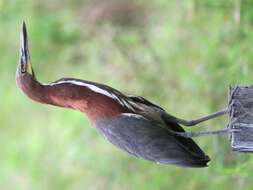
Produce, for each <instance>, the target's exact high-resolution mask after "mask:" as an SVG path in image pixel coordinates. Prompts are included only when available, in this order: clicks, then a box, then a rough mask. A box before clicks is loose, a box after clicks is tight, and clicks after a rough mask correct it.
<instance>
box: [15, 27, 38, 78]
mask: <svg viewBox="0 0 253 190" xmlns="http://www.w3.org/2000/svg"><path fill="white" fill-rule="evenodd" d="M16 75H17V77H22V76H26V75H30V76H31V77H32V78H35V76H34V71H33V68H32V64H31V60H30V54H29V47H28V36H27V30H26V25H25V22H23V24H22V30H21V35H20V57H19V62H18V66H17V73H16Z"/></svg>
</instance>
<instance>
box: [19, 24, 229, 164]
mask: <svg viewBox="0 0 253 190" xmlns="http://www.w3.org/2000/svg"><path fill="white" fill-rule="evenodd" d="M16 82H17V85H18V87H19V88H20V89H21V90H22V91H23V92H24V93H25V94H26V95H27V96H28V97H29V98H31V99H32V100H34V101H36V102H40V103H43V104H50V105H54V106H59V107H64V108H71V109H74V110H79V111H81V112H82V113H84V114H85V115H86V116H87V118H88V119H89V121H90V123H91V124H92V126H94V127H95V128H96V129H97V130H98V131H99V132H100V133H101V134H103V135H104V136H105V138H106V139H107V140H108V141H110V142H111V143H112V144H114V145H115V146H116V147H118V148H120V149H122V150H124V151H125V152H127V153H129V154H131V155H134V156H136V157H138V158H143V159H145V160H149V161H153V162H156V163H160V164H174V165H178V166H186V167H206V166H207V163H208V162H209V161H210V158H209V157H208V156H207V155H206V154H205V153H204V152H203V151H202V150H201V149H200V147H199V146H198V145H197V144H196V143H195V142H194V141H193V140H192V139H191V137H192V136H194V133H190V132H188V133H187V132H185V131H184V129H183V128H182V127H181V126H180V124H182V125H185V126H193V125H196V124H198V123H201V122H203V121H206V120H209V119H212V118H215V117H218V116H221V115H223V114H225V113H227V110H226V109H225V110H222V111H219V112H216V113H213V114H211V115H208V116H205V117H202V118H199V119H196V120H191V121H187V120H183V119H179V118H176V117H174V116H172V115H170V114H168V113H167V112H166V111H165V110H164V109H163V108H161V107H160V106H157V105H155V104H153V103H151V102H150V101H148V100H146V99H144V98H143V97H140V96H128V95H125V94H123V93H121V92H120V91H118V90H116V89H114V88H111V87H109V86H107V85H104V84H99V83H96V82H91V81H86V80H79V79H74V78H62V79H60V80H57V81H55V82H53V83H50V84H41V83H40V82H39V81H38V80H37V79H36V76H35V74H34V71H33V68H32V65H31V61H30V54H29V48H28V37H27V31H26V25H25V23H24V22H23V25H22V31H21V41H20V59H19V63H18V65H17V72H16ZM189 134H190V135H189Z"/></svg>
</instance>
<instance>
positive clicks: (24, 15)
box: [0, 0, 253, 190]
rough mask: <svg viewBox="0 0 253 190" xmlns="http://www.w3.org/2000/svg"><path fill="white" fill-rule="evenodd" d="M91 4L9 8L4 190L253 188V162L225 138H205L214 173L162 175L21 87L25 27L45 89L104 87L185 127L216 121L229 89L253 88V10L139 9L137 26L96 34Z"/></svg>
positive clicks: (0, 134) (228, 5)
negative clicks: (18, 74) (59, 84)
mask: <svg viewBox="0 0 253 190" xmlns="http://www.w3.org/2000/svg"><path fill="white" fill-rule="evenodd" d="M91 2H92V1H90V2H88V1H75V2H73V1H67V0H64V1H56V0H53V1H51V0H50V1H49V0H45V1H32V0H27V1H24V0H16V1H6V0H0V27H1V30H0V39H1V43H0V50H1V51H0V52H1V53H0V60H1V65H0V76H1V81H0V86H1V88H0V97H1V100H2V101H1V110H0V122H1V125H0V144H1V148H0V168H1V170H0V189H10V190H11V189H13V190H14V189H15V190H16V189H17V190H19V189H20V190H21V189H61V190H63V189H66V190H67V189H71V190H72V189H115V190H116V189H123V190H124V189H126V190H128V189H143V190H144V189H145V190H148V189H150V190H153V189H161V190H162V189H175V190H176V189H188V190H191V189H194V190H196V189H230V190H232V189H252V188H253V183H252V169H253V166H252V165H253V159H252V158H251V156H250V155H247V154H242V155H240V154H235V153H232V151H231V149H230V147H229V143H228V138H227V137H226V136H224V137H208V138H198V139H196V141H197V142H198V143H199V144H200V145H201V147H202V148H203V149H204V150H205V151H206V152H207V153H208V154H209V155H210V157H211V159H212V161H211V163H210V166H209V167H208V168H204V169H185V168H177V167H175V166H164V165H156V164H154V163H150V162H147V161H143V160H139V159H136V158H133V157H130V156H129V155H127V154H124V153H122V152H121V151H119V150H117V149H116V148H115V147H113V146H112V145H111V144H109V143H108V142H107V141H106V140H105V139H104V138H103V137H102V136H101V135H99V134H98V133H97V132H96V130H95V129H94V128H92V127H91V126H90V125H89V123H88V122H87V120H86V119H85V118H84V117H83V115H82V114H80V113H77V112H74V111H71V110H64V109H58V108H54V107H52V106H46V105H40V104H37V103H34V102H32V101H31V100H29V99H28V98H27V97H25V96H24V95H23V94H22V93H21V91H20V90H19V89H18V88H17V87H16V85H15V80H14V75H15V70H16V68H15V67H16V63H17V60H18V53H19V50H18V48H19V47H18V46H19V31H20V28H21V23H22V20H23V19H24V20H25V21H26V22H27V26H28V32H29V41H30V49H31V58H32V62H33V66H34V69H35V72H36V73H37V76H38V79H39V80H41V81H43V82H51V81H53V80H56V79H58V78H61V77H64V76H70V77H75V78H82V79H88V80H94V81H98V82H103V83H107V84H109V85H111V86H113V87H115V88H118V89H120V90H122V91H124V92H128V93H130V94H137V95H142V96H144V97H146V98H148V99H150V100H151V101H153V102H155V103H157V104H159V105H162V106H163V107H164V108H165V109H166V110H167V111H168V112H169V113H172V114H174V115H177V116H180V117H182V118H186V119H191V118H195V117H198V116H201V115H204V114H208V113H210V112H213V111H216V110H219V109H221V108H223V107H225V106H226V101H227V90H228V86H229V84H252V83H253V78H252V77H251V74H252V73H251V72H252V69H253V64H252V60H253V53H252V50H253V49H252V39H253V33H252V31H253V4H252V3H251V1H249V0H245V1H244V0H232V1H225V0H223V1H218V0H215V1H211V0H206V1H202V0H188V1H175V0H174V1H167V0H157V1H151V2H149V4H148V5H147V2H146V1H144V0H139V1H138V3H139V4H138V6H142V10H143V11H142V15H141V16H140V15H138V12H135V13H134V14H135V15H136V17H137V16H138V22H131V23H135V25H134V26H133V25H131V26H129V27H128V22H126V23H114V21H113V20H110V19H109V20H106V19H103V20H102V23H101V22H99V24H97V23H94V22H93V23H92V25H91V24H88V23H89V18H87V17H85V15H86V14H85V11H87V6H86V5H87V4H89V3H91ZM96 2H97V3H98V2H99V1H96ZM96 6H99V3H98V5H96ZM96 6H95V7H96ZM88 7H89V6H88ZM144 10H145V11H144ZM89 11H92V10H89ZM144 12H145V14H144ZM117 14H118V13H117ZM117 14H116V13H115V15H116V16H124V15H121V14H120V15H117ZM131 14H132V13H131ZM127 16H128V17H127V18H131V19H134V18H135V17H133V16H131V17H129V15H127ZM106 18H111V17H106ZM142 19H143V20H142ZM140 20H142V22H139V21H140ZM129 23H130V22H129ZM138 23H139V25H138ZM225 126H226V119H225V118H221V119H217V120H214V121H211V122H207V123H205V124H202V127H207V128H208V129H221V128H224V127H225ZM200 127H201V126H200ZM202 127H201V128H202ZM196 128H197V129H200V128H198V127H196ZM194 130H195V129H194Z"/></svg>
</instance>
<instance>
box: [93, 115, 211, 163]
mask: <svg viewBox="0 0 253 190" xmlns="http://www.w3.org/2000/svg"><path fill="white" fill-rule="evenodd" d="M96 127H97V128H98V129H99V131H100V132H101V133H103V134H104V136H105V137H106V138H107V139H108V140H109V141H110V142H111V143H113V144H114V145H116V146H117V147H119V148H120V149H122V150H124V151H126V152H128V153H130V154H132V155H134V156H136V157H139V158H143V159H146V160H150V161H153V162H156V163H161V164H175V165H180V166H187V167H205V166H207V162H208V161H209V160H210V159H209V157H208V156H206V155H205V154H204V152H203V151H202V150H201V149H200V148H199V147H198V145H197V144H196V143H195V142H194V141H193V140H192V139H187V138H184V137H181V136H177V135H175V134H173V133H171V132H170V131H169V130H166V128H164V127H161V126H159V123H155V122H152V121H150V120H148V119H146V118H144V117H142V116H141V115H137V114H121V115H120V116H118V117H116V118H113V119H110V120H103V121H102V120H101V121H97V122H96Z"/></svg>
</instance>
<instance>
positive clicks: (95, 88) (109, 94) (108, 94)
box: [49, 80, 117, 100]
mask: <svg viewBox="0 0 253 190" xmlns="http://www.w3.org/2000/svg"><path fill="white" fill-rule="evenodd" d="M57 84H75V85H78V86H85V87H87V88H89V89H90V90H92V91H94V92H96V93H99V94H103V95H105V96H108V97H110V98H113V99H116V100H117V98H116V97H115V95H113V94H111V93H110V92H108V91H106V90H104V89H102V88H99V87H97V86H96V85H93V84H88V83H85V82H82V81H76V80H66V81H58V82H54V83H51V84H49V86H53V85H57Z"/></svg>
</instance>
